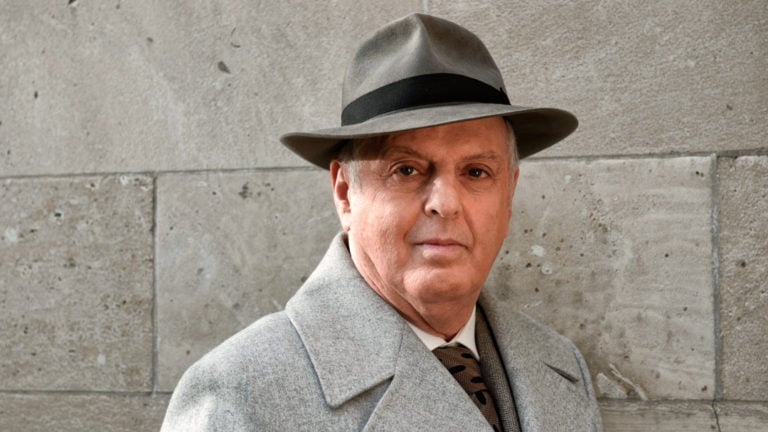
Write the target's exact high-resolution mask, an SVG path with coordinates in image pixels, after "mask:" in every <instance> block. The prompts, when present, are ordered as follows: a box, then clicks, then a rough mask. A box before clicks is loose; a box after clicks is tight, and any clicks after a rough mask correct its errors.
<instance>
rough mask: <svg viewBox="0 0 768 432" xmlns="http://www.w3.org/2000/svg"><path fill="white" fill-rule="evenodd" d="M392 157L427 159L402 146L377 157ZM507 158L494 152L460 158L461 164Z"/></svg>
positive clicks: (391, 148)
mask: <svg viewBox="0 0 768 432" xmlns="http://www.w3.org/2000/svg"><path fill="white" fill-rule="evenodd" d="M392 156H411V157H416V158H420V159H429V158H428V157H427V156H425V155H423V154H421V153H420V152H419V151H418V150H415V149H413V148H410V147H404V146H391V147H386V148H384V149H383V150H382V151H381V153H380V154H379V157H381V158H386V157H392ZM506 159H508V157H506V156H504V155H502V154H500V153H499V152H496V151H493V150H491V151H486V152H480V153H472V154H469V155H467V156H465V157H463V158H461V161H462V162H472V161H478V160H483V161H491V162H496V161H502V160H506Z"/></svg>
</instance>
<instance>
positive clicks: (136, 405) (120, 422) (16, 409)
mask: <svg viewBox="0 0 768 432" xmlns="http://www.w3.org/2000/svg"><path fill="white" fill-rule="evenodd" d="M168 399H169V398H168V396H142V395H72V394H56V393H50V394H0V430H2V431H6V432H48V431H57V432H84V431H99V432H136V431H157V430H160V425H161V424H162V421H163V416H164V414H165V407H166V406H167V405H168Z"/></svg>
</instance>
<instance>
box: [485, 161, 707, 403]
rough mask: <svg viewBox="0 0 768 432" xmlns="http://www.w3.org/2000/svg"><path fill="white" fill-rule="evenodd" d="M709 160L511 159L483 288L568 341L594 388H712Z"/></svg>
mask: <svg viewBox="0 0 768 432" xmlns="http://www.w3.org/2000/svg"><path fill="white" fill-rule="evenodd" d="M712 166H713V159H712V158H706V157H691V158H689V157H681V158H670V159H614V160H603V161H594V162H586V161H567V160H562V161H547V162H544V161H531V162H523V164H522V166H521V174H520V180H519V184H518V188H517V192H516V195H515V198H514V202H513V205H514V208H513V215H512V224H511V230H510V234H509V236H508V237H507V240H506V244H505V245H504V247H503V248H502V250H501V253H500V255H499V257H498V259H497V262H496V265H495V267H494V269H493V271H492V273H491V275H490V277H489V281H488V286H489V289H490V290H491V291H493V292H495V293H496V295H497V296H498V297H500V298H502V299H506V300H508V301H511V302H515V303H517V304H518V305H519V308H520V310H522V311H524V312H526V313H528V314H530V315H532V316H534V317H537V318H539V319H540V320H542V321H543V322H545V323H548V324H550V325H551V326H553V327H554V328H555V329H557V330H558V331H559V332H560V333H562V334H564V335H566V336H567V337H569V338H570V339H571V340H573V341H574V342H575V343H576V345H577V346H578V347H579V348H580V349H581V351H582V352H583V354H584V355H585V357H586V359H587V361H588V363H589V367H590V371H591V373H592V375H593V379H594V382H595V384H596V385H595V387H596V388H597V389H598V390H599V393H600V394H601V395H602V396H604V397H618V398H638V399H646V398H647V399H709V398H712V397H713V394H714V393H713V392H714V382H715V381H714V368H715V351H714V345H715V344H714V320H713V314H712V311H713V304H712V301H713V300H712V299H713V285H714V283H713V270H712V256H713V252H712V234H711V229H712V222H711V217H712V216H711V211H712V210H711V206H712V192H711V191H712V182H713V176H714V173H713V172H712Z"/></svg>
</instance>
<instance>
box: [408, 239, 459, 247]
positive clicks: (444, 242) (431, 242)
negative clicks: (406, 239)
mask: <svg viewBox="0 0 768 432" xmlns="http://www.w3.org/2000/svg"><path fill="white" fill-rule="evenodd" d="M416 244H417V245H419V246H437V247H439V246H444V247H451V246H460V247H464V244H463V243H462V242H460V241H458V240H454V239H447V238H433V239H426V240H421V241H418V242H416Z"/></svg>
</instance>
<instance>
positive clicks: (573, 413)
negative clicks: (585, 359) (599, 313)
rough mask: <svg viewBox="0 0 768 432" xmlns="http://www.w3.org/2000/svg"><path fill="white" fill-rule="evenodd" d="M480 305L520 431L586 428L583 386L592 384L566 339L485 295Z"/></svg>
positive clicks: (589, 420)
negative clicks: (510, 393) (503, 369)
mask: <svg viewBox="0 0 768 432" xmlns="http://www.w3.org/2000/svg"><path fill="white" fill-rule="evenodd" d="M480 304H481V306H482V307H483V309H484V310H485V313H486V317H487V319H488V323H489V325H490V326H491V328H492V329H493V335H494V338H495V339H496V342H497V346H498V347H499V354H500V356H501V358H502V361H503V362H504V364H505V367H506V370H507V376H508V377H509V380H510V387H511V389H512V393H513V397H514V399H515V405H516V408H517V415H518V417H519V420H520V426H521V428H522V431H523V432H534V431H547V432H555V431H575V430H591V429H592V425H593V424H594V419H593V418H591V417H590V416H591V415H592V407H591V402H590V391H589V390H588V389H587V387H586V386H591V383H590V382H589V381H588V380H589V376H588V375H585V374H586V371H583V370H582V367H581V365H580V364H579V361H578V358H577V357H576V356H577V354H576V351H575V348H574V347H573V345H572V344H571V342H570V341H568V340H567V339H565V338H563V337H562V336H560V335H559V334H557V333H555V332H554V331H552V330H550V329H549V328H546V327H544V326H543V325H541V324H539V323H538V322H535V321H533V320H532V319H530V318H528V317H527V316H525V315H522V314H520V313H519V312H516V311H514V310H512V308H510V307H509V306H508V305H505V304H504V303H501V302H499V301H496V300H494V299H492V298H491V297H490V296H489V295H485V294H484V295H482V296H481V299H480ZM585 380H586V386H585ZM589 388H590V389H591V387H589Z"/></svg>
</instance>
